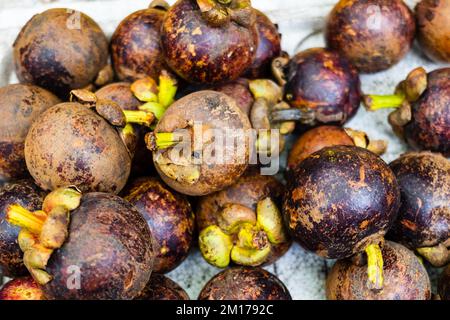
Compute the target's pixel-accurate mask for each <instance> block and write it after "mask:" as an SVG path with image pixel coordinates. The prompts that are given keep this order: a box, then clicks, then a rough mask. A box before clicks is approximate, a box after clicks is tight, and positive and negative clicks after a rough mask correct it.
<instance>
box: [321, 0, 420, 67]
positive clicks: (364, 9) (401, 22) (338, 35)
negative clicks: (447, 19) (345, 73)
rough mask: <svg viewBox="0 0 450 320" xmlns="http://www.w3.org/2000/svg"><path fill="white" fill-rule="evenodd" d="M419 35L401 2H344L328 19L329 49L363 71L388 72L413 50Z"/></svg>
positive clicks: (326, 33)
mask: <svg viewBox="0 0 450 320" xmlns="http://www.w3.org/2000/svg"><path fill="white" fill-rule="evenodd" d="M415 32H416V24H415V19H414V15H413V13H412V11H411V10H410V9H409V8H408V6H407V5H406V4H405V3H404V2H403V1H402V0H364V1H360V0H341V1H339V2H338V3H337V4H336V6H335V7H334V9H333V11H332V12H331V14H330V15H329V17H328V21H327V27H326V31H325V38H326V42H327V46H328V47H329V48H330V49H331V50H335V51H337V52H339V53H341V54H342V55H343V56H344V57H346V58H347V59H348V60H349V61H350V62H351V63H352V64H353V65H354V66H355V67H356V68H357V69H358V70H359V71H360V72H363V73H374V72H378V71H382V70H386V69H388V68H390V67H391V66H393V65H394V64H396V63H397V62H399V61H400V60H401V59H402V58H403V57H404V56H405V55H406V53H407V52H408V51H409V50H410V49H411V46H412V44H413V40H414V36H415Z"/></svg>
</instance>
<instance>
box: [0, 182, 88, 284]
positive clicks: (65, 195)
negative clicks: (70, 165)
mask: <svg viewBox="0 0 450 320" xmlns="http://www.w3.org/2000/svg"><path fill="white" fill-rule="evenodd" d="M80 201H81V193H80V192H79V191H78V190H77V189H75V188H62V189H57V190H55V191H53V192H51V193H50V194H48V195H47V197H46V198H45V200H44V203H43V205H42V210H39V211H35V212H31V211H28V210H27V209H25V208H23V207H21V206H20V205H17V204H13V205H10V206H9V207H8V208H7V210H6V220H7V221H8V222H9V223H10V224H13V225H15V226H18V227H20V228H21V230H20V232H19V237H18V243H19V246H20V248H21V250H22V251H23V253H24V255H23V262H24V264H25V267H26V268H27V269H28V271H29V272H30V274H31V275H32V276H33V278H34V279H35V280H36V282H38V283H39V284H41V285H44V284H46V283H48V282H49V281H51V280H52V277H51V275H49V274H48V273H47V272H46V271H45V269H46V267H47V262H48V260H49V259H50V257H51V255H52V253H53V251H54V250H55V249H58V248H60V247H61V246H62V245H63V244H64V242H65V241H66V239H67V236H68V228H69V222H70V211H72V210H75V209H76V208H78V206H79V205H80Z"/></svg>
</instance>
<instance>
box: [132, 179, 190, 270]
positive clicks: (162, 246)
mask: <svg viewBox="0 0 450 320" xmlns="http://www.w3.org/2000/svg"><path fill="white" fill-rule="evenodd" d="M124 199H125V200H127V201H128V202H130V203H131V204H132V205H133V206H134V207H135V208H136V209H137V210H138V211H139V212H140V213H141V214H142V215H143V216H144V219H145V220H146V221H147V223H148V226H149V227H150V230H151V231H152V236H153V238H154V240H155V252H156V258H155V262H154V265H153V271H154V272H156V273H166V272H169V271H171V270H173V269H175V268H176V267H177V266H179V265H180V264H181V263H182V262H183V261H184V260H185V259H186V258H187V256H188V254H189V250H190V249H191V246H192V239H193V233H194V223H195V221H194V220H195V218H194V213H193V212H192V208H191V205H190V204H189V202H188V201H187V199H186V198H185V197H184V196H182V195H180V194H178V193H175V192H173V191H171V190H170V189H169V188H168V187H167V186H165V185H164V184H163V183H162V182H161V181H159V180H158V179H156V178H150V177H145V178H138V179H136V180H135V181H133V182H132V183H131V184H130V186H129V187H127V190H126V191H125V192H124Z"/></svg>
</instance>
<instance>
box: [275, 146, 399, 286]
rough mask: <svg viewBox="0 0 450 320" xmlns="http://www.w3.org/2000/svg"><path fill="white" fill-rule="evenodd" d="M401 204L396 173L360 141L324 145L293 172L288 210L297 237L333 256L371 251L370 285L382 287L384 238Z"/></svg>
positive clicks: (320, 252)
mask: <svg viewBox="0 0 450 320" xmlns="http://www.w3.org/2000/svg"><path fill="white" fill-rule="evenodd" d="M399 207H400V191H399V186H398V183H397V180H396V178H395V175H394V173H393V172H392V171H391V169H390V168H389V166H388V165H387V164H386V163H385V162H384V161H383V160H381V158H379V157H378V156H377V155H375V154H374V153H372V152H370V151H368V150H366V149H363V148H360V147H355V146H332V147H326V148H323V149H321V150H319V151H317V152H315V153H313V154H312V155H310V156H309V157H307V158H306V159H305V160H303V161H302V162H301V163H300V164H299V165H297V166H296V167H295V169H294V170H292V171H290V172H289V175H288V185H287V191H286V193H285V195H284V200H283V213H284V215H285V217H286V220H287V224H288V226H289V229H290V231H291V233H292V235H293V236H294V237H295V239H296V240H297V241H298V242H299V243H300V244H301V245H302V246H303V247H304V248H305V249H307V250H309V251H312V252H315V253H316V254H317V255H319V256H321V257H324V258H328V259H344V258H348V257H351V256H353V255H356V254H358V253H360V252H365V253H366V254H367V261H368V268H367V269H368V276H369V283H368V284H369V286H370V287H371V288H374V289H381V288H382V287H383V268H382V266H383V260H382V255H381V249H380V244H382V243H383V239H384V236H385V234H386V232H387V231H388V230H389V229H390V227H392V225H393V223H394V221H395V219H396V218H397V212H398V209H399Z"/></svg>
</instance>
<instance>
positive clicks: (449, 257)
mask: <svg viewBox="0 0 450 320" xmlns="http://www.w3.org/2000/svg"><path fill="white" fill-rule="evenodd" d="M417 252H418V253H419V254H420V255H421V256H422V257H423V258H425V260H427V261H428V262H429V263H431V264H432V265H433V266H434V267H436V268H441V267H444V266H446V265H447V264H449V263H450V250H449V249H448V248H447V246H446V244H445V243H440V244H438V245H437V246H434V247H422V248H417Z"/></svg>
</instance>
